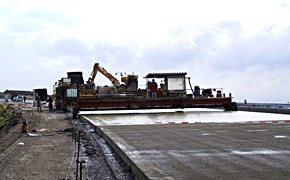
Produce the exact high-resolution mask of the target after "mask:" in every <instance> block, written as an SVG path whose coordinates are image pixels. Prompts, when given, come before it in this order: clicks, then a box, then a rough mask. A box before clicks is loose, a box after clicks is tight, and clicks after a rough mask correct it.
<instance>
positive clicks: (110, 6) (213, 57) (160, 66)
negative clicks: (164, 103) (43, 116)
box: [0, 0, 290, 103]
mask: <svg viewBox="0 0 290 180" xmlns="http://www.w3.org/2000/svg"><path fill="white" fill-rule="evenodd" d="M96 62H99V63H100V65H101V66H102V67H104V68H105V69H106V70H108V71H109V72H111V73H112V74H115V73H116V72H128V73H132V72H134V73H135V74H138V75H139V84H140V85H142V84H145V79H144V78H143V77H144V76H146V74H148V73H153V72H155V73H156V72H187V73H188V77H191V82H192V84H193V85H199V86H200V87H202V88H210V87H214V88H223V90H224V92H225V93H232V94H233V96H234V100H235V101H243V100H244V99H247V100H248V102H282V103H287V102H289V101H290V85H289V84H290V75H289V72H290V1H289V0H255V1H253V0H251V1H250V0H249V1H248V0H219V1H214V0H203V1H200V0H199V1H197V0H196V1H195V0H188V1H186V0H178V1H168V0H166V1H165V0H164V1H163V0H159V1H158V0H146V1H141V0H129V1H128V0H123V1H111V0H106V1H98V0H94V1H86V0H84V1H71V0H69V1H66V0H62V1H52V0H51V1H41V0H38V1H34V0H25V1H21V0H9V1H1V2H0V67H1V76H0V91H5V90H6V89H13V90H15V89H17V90H32V89H33V88H42V87H45V88H47V89H48V90H49V93H50V94H51V93H52V87H53V84H54V83H55V82H56V81H57V80H58V79H60V78H62V77H65V76H66V72H68V71H82V72H83V76H84V79H85V80H87V79H88V77H89V75H90V74H91V71H92V69H93V65H94V63H96ZM118 76H119V75H118ZM118 76H116V77H118ZM95 82H96V84H98V85H106V84H108V85H109V84H110V82H109V81H108V79H106V78H104V77H103V76H102V75H100V74H98V76H97V78H96V80H95Z"/></svg>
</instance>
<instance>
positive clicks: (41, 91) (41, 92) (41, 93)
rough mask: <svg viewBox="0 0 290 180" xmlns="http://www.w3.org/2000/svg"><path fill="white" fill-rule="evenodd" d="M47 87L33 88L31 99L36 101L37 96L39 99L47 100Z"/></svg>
mask: <svg viewBox="0 0 290 180" xmlns="http://www.w3.org/2000/svg"><path fill="white" fill-rule="evenodd" d="M47 97H48V95H47V89H46V88H38V89H33V99H34V100H35V101H37V99H38V98H40V100H41V101H46V100H47Z"/></svg>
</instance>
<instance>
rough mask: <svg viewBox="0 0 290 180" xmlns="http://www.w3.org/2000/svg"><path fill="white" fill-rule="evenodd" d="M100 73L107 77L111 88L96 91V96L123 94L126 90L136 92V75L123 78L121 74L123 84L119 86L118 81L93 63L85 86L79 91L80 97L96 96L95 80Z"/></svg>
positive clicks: (97, 64)
mask: <svg viewBox="0 0 290 180" xmlns="http://www.w3.org/2000/svg"><path fill="white" fill-rule="evenodd" d="M98 72H100V73H102V74H103V75H104V76H105V77H107V78H108V79H109V80H110V81H111V82H112V84H113V87H103V88H99V89H98V94H118V93H124V91H127V90H137V88H138V75H134V74H132V75H127V76H123V74H122V73H121V81H122V82H124V84H120V82H119V80H118V79H117V78H115V77H114V76H113V75H112V74H111V73H109V72H108V71H107V70H106V69H105V68H103V67H101V66H100V64H99V63H95V65H94V68H93V71H92V73H91V76H90V77H89V78H88V81H87V82H86V84H84V85H83V87H82V88H81V89H80V95H81V96H92V95H96V92H97V91H96V90H95V83H94V81H95V78H96V75H97V73H98Z"/></svg>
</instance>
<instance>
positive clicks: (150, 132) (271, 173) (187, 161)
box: [82, 117, 290, 179]
mask: <svg viewBox="0 0 290 180" xmlns="http://www.w3.org/2000/svg"><path fill="white" fill-rule="evenodd" d="M82 119H85V118H83V117H82ZM96 130H97V131H98V133H99V134H101V135H102V136H103V137H104V139H105V140H106V141H107V142H108V143H109V144H110V145H111V147H112V148H113V149H114V150H115V151H116V152H117V153H118V154H119V155H120V156H121V158H122V159H123V160H124V161H125V162H126V163H127V164H128V165H129V166H130V167H131V168H132V171H133V172H134V174H136V176H137V177H138V179H143V178H144V179H219V178H220V179H289V177H290V168H289V167H290V123H289V121H286V122H284V123H279V122H274V121H273V122H271V123H264V122H260V123H216V124H215V123H208V124H190V123H189V124H154V125H152V124H151V125H122V126H116V125H100V126H96Z"/></svg>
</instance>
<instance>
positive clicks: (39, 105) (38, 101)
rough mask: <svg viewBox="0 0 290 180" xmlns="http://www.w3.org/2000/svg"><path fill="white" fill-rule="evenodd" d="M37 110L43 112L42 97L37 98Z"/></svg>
mask: <svg viewBox="0 0 290 180" xmlns="http://www.w3.org/2000/svg"><path fill="white" fill-rule="evenodd" d="M37 112H42V110H41V99H40V97H38V98H37Z"/></svg>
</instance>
